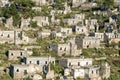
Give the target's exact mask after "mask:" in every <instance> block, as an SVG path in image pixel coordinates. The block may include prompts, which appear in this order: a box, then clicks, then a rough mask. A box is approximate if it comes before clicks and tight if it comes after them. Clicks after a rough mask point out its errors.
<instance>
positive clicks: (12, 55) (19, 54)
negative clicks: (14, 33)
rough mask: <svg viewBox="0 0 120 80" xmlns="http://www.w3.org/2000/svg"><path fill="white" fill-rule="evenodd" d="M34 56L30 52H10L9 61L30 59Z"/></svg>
mask: <svg viewBox="0 0 120 80" xmlns="http://www.w3.org/2000/svg"><path fill="white" fill-rule="evenodd" d="M32 54H33V52H32V51H28V50H9V51H8V60H18V58H23V57H28V56H29V55H32Z"/></svg>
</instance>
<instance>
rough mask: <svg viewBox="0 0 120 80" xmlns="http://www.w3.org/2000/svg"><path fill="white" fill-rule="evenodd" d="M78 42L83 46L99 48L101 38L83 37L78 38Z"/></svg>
mask: <svg viewBox="0 0 120 80" xmlns="http://www.w3.org/2000/svg"><path fill="white" fill-rule="evenodd" d="M76 43H77V45H78V46H79V47H81V48H99V47H100V39H99V38H96V37H84V38H81V39H77V40H76Z"/></svg>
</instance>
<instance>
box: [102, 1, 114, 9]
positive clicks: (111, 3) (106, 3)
mask: <svg viewBox="0 0 120 80" xmlns="http://www.w3.org/2000/svg"><path fill="white" fill-rule="evenodd" d="M103 6H104V8H105V9H109V8H113V7H114V0H103Z"/></svg>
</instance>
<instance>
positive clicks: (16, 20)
mask: <svg viewBox="0 0 120 80" xmlns="http://www.w3.org/2000/svg"><path fill="white" fill-rule="evenodd" d="M20 23H21V17H20V16H19V14H16V15H14V16H13V26H20Z"/></svg>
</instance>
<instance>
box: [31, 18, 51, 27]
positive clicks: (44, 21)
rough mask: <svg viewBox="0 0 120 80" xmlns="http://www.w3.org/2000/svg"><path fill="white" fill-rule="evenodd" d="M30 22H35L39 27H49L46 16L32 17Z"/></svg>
mask: <svg viewBox="0 0 120 80" xmlns="http://www.w3.org/2000/svg"><path fill="white" fill-rule="evenodd" d="M32 21H36V22H37V25H38V26H40V27H42V26H47V25H49V20H48V17H46V16H36V17H33V19H32Z"/></svg>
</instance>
